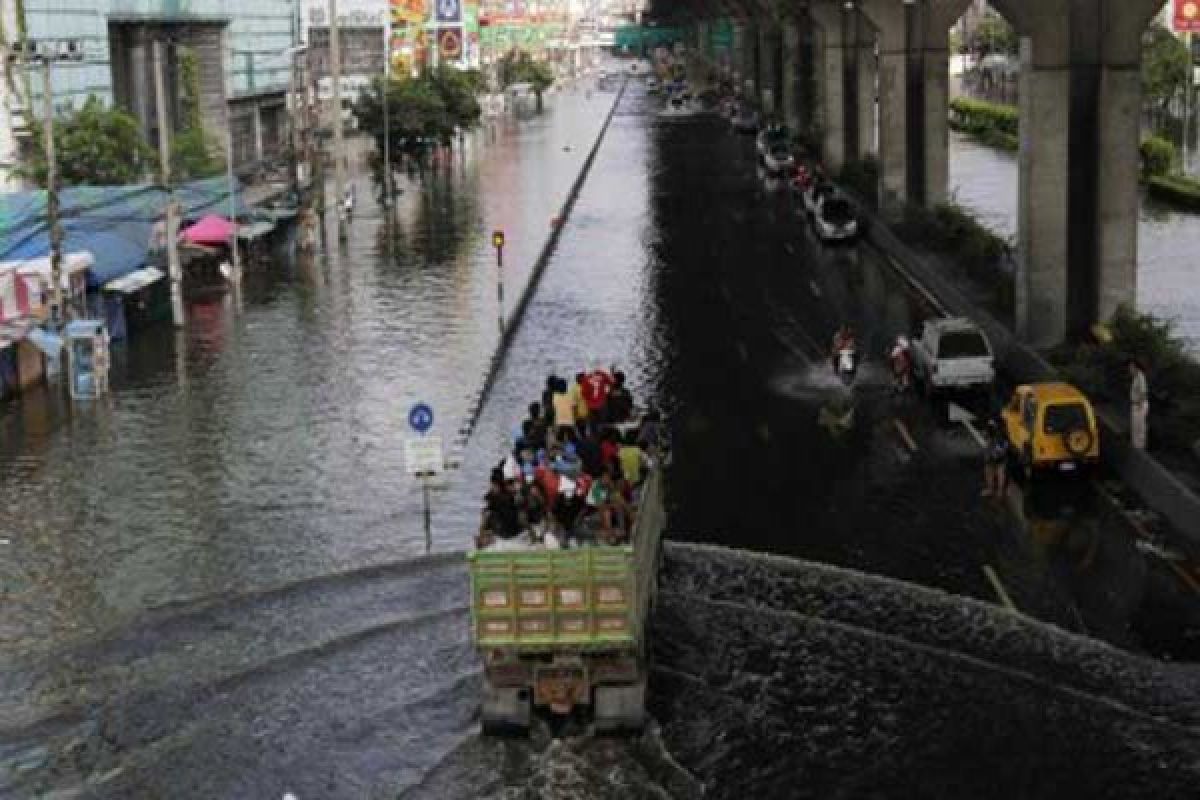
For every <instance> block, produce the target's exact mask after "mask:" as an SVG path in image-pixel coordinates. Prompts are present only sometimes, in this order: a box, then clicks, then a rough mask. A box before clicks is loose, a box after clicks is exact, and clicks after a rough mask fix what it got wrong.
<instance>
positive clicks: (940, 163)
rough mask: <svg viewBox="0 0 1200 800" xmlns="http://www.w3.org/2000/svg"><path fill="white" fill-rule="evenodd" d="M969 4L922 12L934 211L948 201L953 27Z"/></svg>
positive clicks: (950, 3) (938, 4)
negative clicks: (950, 39) (951, 29)
mask: <svg viewBox="0 0 1200 800" xmlns="http://www.w3.org/2000/svg"><path fill="white" fill-rule="evenodd" d="M968 5H970V0H926V4H925V6H924V7H923V8H922V14H923V20H922V25H921V27H922V29H923V37H924V41H923V42H922V49H921V62H922V70H923V78H924V79H923V80H922V82H921V83H922V86H923V91H924V95H925V96H924V103H923V104H922V105H923V108H922V111H923V113H924V137H923V141H922V143H921V145H922V151H923V152H922V153H921V162H922V166H921V168H922V170H923V171H924V178H923V180H922V184H923V188H924V198H923V199H924V201H925V205H926V207H928V208H933V207H934V206H937V205H939V204H941V203H944V202H945V201H946V193H947V187H948V184H949V182H950V168H949V164H950V131H949V124H948V122H947V119H948V117H949V113H950V109H949V104H950V47H949V38H950V27H951V26H952V25H954V24H955V23H956V22H957V21H958V19H959V18H960V17H961V16H962V15H963V13H964V12H965V11H966V10H967V6H968Z"/></svg>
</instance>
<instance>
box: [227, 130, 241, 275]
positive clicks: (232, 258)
mask: <svg viewBox="0 0 1200 800" xmlns="http://www.w3.org/2000/svg"><path fill="white" fill-rule="evenodd" d="M226 119H228V120H229V123H228V125H226V131H225V135H226V136H227V137H228V138H229V159H228V161H227V162H226V178H227V180H228V181H229V221H230V223H232V224H233V233H232V234H230V239H229V265H230V267H232V268H233V275H232V276H230V277H231V280H232V282H233V284H234V285H235V286H236V285H238V284H240V283H241V282H242V257H241V256H240V255H238V234H237V229H238V219H237V182H236V180H235V179H234V177H233V114H232V113H231V114H229V115H228V116H226Z"/></svg>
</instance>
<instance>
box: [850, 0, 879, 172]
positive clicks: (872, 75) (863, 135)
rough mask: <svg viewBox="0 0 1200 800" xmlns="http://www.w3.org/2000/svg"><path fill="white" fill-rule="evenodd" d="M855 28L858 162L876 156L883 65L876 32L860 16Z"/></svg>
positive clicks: (856, 153) (859, 15) (856, 156)
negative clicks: (880, 67)
mask: <svg viewBox="0 0 1200 800" xmlns="http://www.w3.org/2000/svg"><path fill="white" fill-rule="evenodd" d="M856 17H857V19H856V22H855V27H856V28H857V30H858V35H857V40H858V41H857V47H856V48H855V58H856V59H857V62H858V64H857V66H858V70H857V72H858V80H857V94H858V114H857V116H858V146H857V148H856V150H855V153H854V157H855V158H858V159H863V158H866V157H867V156H874V155H876V153H877V152H878V151H877V139H876V134H877V132H878V130H879V121H878V119H877V115H876V107H875V98H876V97H877V96H878V93H879V85H878V84H879V62H878V60H877V59H876V57H875V29H874V28H872V27H871V25H870V23H869V22H867V20H866V19H864V18H863V16H862V14H857V15H856Z"/></svg>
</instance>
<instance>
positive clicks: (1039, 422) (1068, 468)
mask: <svg viewBox="0 0 1200 800" xmlns="http://www.w3.org/2000/svg"><path fill="white" fill-rule="evenodd" d="M1001 416H1002V418H1003V420H1004V432H1005V434H1006V435H1007V437H1008V444H1009V466H1010V468H1013V469H1015V470H1017V471H1019V472H1020V473H1021V474H1022V475H1024V476H1025V477H1026V478H1027V479H1031V478H1033V476H1034V474H1035V473H1036V472H1038V471H1040V470H1057V471H1058V472H1080V471H1083V470H1084V469H1086V468H1088V467H1091V466H1094V465H1095V464H1096V463H1097V462H1098V461H1099V460H1100V432H1099V429H1098V427H1097V425H1096V414H1095V411H1094V410H1093V409H1092V404H1091V403H1090V402H1089V401H1088V399H1087V397H1086V396H1085V395H1084V394H1083V392H1081V391H1079V390H1078V389H1076V388H1075V387H1074V386H1071V385H1070V384H1067V383H1035V384H1028V385H1024V386H1018V387H1017V389H1016V391H1015V392H1013V396H1012V400H1010V401H1009V403H1008V405H1007V406H1005V407H1004V411H1003V412H1002V414H1001Z"/></svg>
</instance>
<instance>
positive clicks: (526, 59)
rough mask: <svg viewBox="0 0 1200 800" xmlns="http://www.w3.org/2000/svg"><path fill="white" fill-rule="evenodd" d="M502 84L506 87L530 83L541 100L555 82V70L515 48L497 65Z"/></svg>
mask: <svg viewBox="0 0 1200 800" xmlns="http://www.w3.org/2000/svg"><path fill="white" fill-rule="evenodd" d="M497 74H498V75H499V76H500V85H501V86H503V87H504V88H506V89H507V88H508V87H509V86H512V85H513V84H514V83H528V84H531V85H532V86H533V91H534V94H536V95H537V96H538V98H539V100H540V98H541V96H542V92H544V91H546V90H547V89H549V88H550V87H551V86H552V85H553V84H554V70H553V68H551V66H550V65H549V64H547V63H546V62H544V61H534V60H533V57H532V56H530V55H529V53H526V52H525V51H523V50H513V51H511V52H509V53H507V54H506V55H505V56H504V57H503V58H501V59H500V63H499V64H498V65H497Z"/></svg>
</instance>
